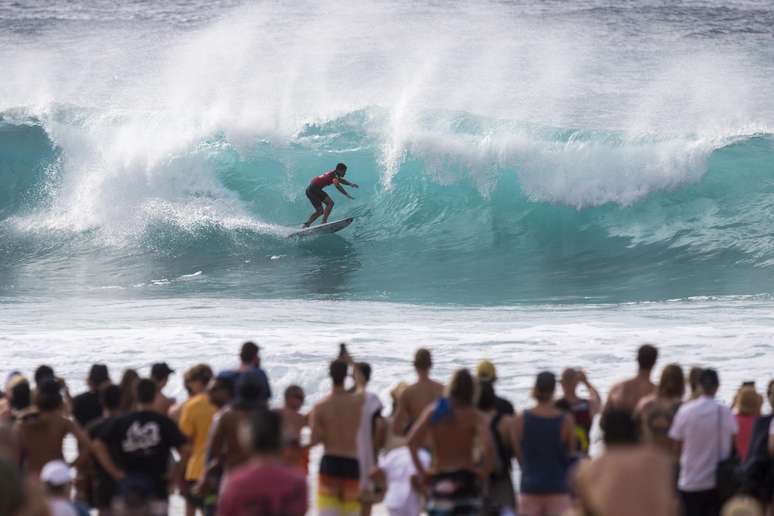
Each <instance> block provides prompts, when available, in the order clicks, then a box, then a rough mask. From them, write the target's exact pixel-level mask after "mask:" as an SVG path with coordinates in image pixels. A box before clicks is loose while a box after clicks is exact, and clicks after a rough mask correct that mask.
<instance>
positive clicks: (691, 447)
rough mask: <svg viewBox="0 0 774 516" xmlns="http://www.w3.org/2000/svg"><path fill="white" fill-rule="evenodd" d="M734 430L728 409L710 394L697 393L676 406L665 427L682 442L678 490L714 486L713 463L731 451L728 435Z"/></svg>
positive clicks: (733, 432)
mask: <svg viewBox="0 0 774 516" xmlns="http://www.w3.org/2000/svg"><path fill="white" fill-rule="evenodd" d="M738 431H739V427H738V425H737V422H736V418H735V417H734V415H733V414H732V413H731V410H729V409H728V407H725V406H723V405H722V404H721V403H719V402H718V401H716V400H715V399H714V398H710V397H709V396H701V397H700V398H698V399H695V400H692V401H688V402H686V403H684V404H682V405H681V406H680V409H679V410H678V411H677V414H675V419H674V421H672V427H671V428H670V429H669V437H671V438H672V439H674V440H676V441H681V442H682V443H683V451H682V454H681V455H680V480H679V482H678V487H679V488H680V490H682V491H687V492H696V491H707V490H709V489H714V488H715V473H716V470H717V464H718V462H719V461H721V460H723V459H726V458H728V456H729V455H731V438H732V437H733V435H734V434H736V433H737V432H738Z"/></svg>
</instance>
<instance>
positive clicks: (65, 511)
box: [48, 498, 78, 516]
mask: <svg viewBox="0 0 774 516" xmlns="http://www.w3.org/2000/svg"><path fill="white" fill-rule="evenodd" d="M48 508H49V510H50V511H51V516H78V511H76V510H75V507H73V504H71V503H70V502H68V501H67V500H63V499H62V498H53V499H51V500H49V501H48Z"/></svg>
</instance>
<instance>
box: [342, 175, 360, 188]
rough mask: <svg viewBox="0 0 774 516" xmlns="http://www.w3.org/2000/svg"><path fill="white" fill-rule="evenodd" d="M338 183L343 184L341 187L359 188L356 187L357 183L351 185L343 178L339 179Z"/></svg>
mask: <svg viewBox="0 0 774 516" xmlns="http://www.w3.org/2000/svg"><path fill="white" fill-rule="evenodd" d="M339 183H341V184H343V185H347V186H351V187H352V188H360V187H359V186H358V185H357V183H352V182H350V181H347V180H346V179H344V178H343V177H340V178H339Z"/></svg>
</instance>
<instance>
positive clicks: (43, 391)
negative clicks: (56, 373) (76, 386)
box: [35, 379, 64, 412]
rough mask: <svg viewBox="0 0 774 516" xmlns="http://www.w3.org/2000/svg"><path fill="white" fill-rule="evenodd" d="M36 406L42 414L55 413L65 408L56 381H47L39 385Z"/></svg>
mask: <svg viewBox="0 0 774 516" xmlns="http://www.w3.org/2000/svg"><path fill="white" fill-rule="evenodd" d="M35 405H36V406H37V407H38V410H39V411H41V412H54V411H56V410H59V409H61V408H62V407H63V406H64V400H63V399H62V393H61V392H60V386H59V383H57V381H56V380H51V379H46V380H43V382H42V383H40V384H39V385H38V389H37V391H36V393H35Z"/></svg>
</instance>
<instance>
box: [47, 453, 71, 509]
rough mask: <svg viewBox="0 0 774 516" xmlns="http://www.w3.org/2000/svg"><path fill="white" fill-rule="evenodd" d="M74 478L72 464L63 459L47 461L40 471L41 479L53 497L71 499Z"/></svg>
mask: <svg viewBox="0 0 774 516" xmlns="http://www.w3.org/2000/svg"><path fill="white" fill-rule="evenodd" d="M73 479H74V477H73V474H72V472H71V471H70V466H68V465H67V464H66V463H65V462H63V461H61V460H53V461H51V462H49V463H47V464H46V465H45V466H43V469H42V470H41V471H40V481H41V482H42V483H43V485H44V486H45V487H46V492H47V493H48V495H49V496H50V497H53V498H65V499H68V500H69V499H70V487H71V485H72V482H73Z"/></svg>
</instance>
